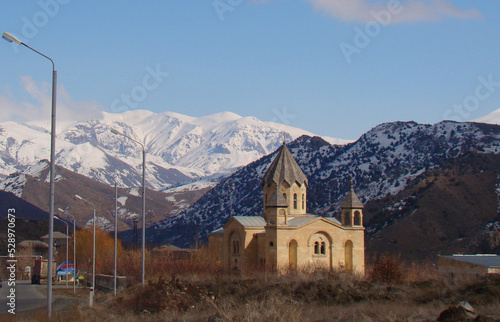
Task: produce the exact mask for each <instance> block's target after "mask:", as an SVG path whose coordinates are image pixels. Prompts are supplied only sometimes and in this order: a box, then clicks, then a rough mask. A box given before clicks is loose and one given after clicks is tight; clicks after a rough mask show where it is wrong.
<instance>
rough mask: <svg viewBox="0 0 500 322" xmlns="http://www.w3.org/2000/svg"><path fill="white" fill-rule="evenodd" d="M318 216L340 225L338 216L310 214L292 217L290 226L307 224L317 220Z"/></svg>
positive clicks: (289, 222)
mask: <svg viewBox="0 0 500 322" xmlns="http://www.w3.org/2000/svg"><path fill="white" fill-rule="evenodd" d="M318 218H323V219H325V220H327V221H330V222H332V223H334V224H337V225H340V221H338V220H337V219H336V218H333V217H320V216H314V215H310V216H307V217H295V218H292V219H290V220H289V221H288V226H289V227H300V226H303V225H306V224H308V223H310V222H312V221H315V220H317V219H318Z"/></svg>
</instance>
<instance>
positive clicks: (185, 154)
mask: <svg viewBox="0 0 500 322" xmlns="http://www.w3.org/2000/svg"><path fill="white" fill-rule="evenodd" d="M111 129H116V130H118V131H119V132H121V133H123V134H125V135H126V136H128V137H129V138H131V139H127V138H125V137H123V136H120V135H116V134H113V133H112V132H111ZM283 133H286V139H287V140H288V141H290V140H293V139H296V138H297V137H299V136H301V135H304V134H306V135H312V134H311V133H309V132H307V131H304V130H301V129H297V128H293V127H290V126H285V125H281V124H277V123H272V122H262V121H259V120H258V119H256V118H254V117H241V116H239V115H236V114H234V113H230V112H223V113H217V114H213V115H208V116H204V117H197V118H196V117H190V116H185V115H181V114H177V113H173V112H165V113H159V114H157V113H153V112H150V111H144V110H136V111H127V112H123V113H116V114H114V113H103V114H102V117H101V118H100V119H96V120H91V121H87V122H78V123H76V122H75V123H74V124H70V125H66V124H65V127H64V128H62V129H59V130H58V134H57V140H56V149H57V152H56V163H57V165H60V166H62V167H64V168H67V169H69V170H71V171H74V172H76V173H79V174H83V175H86V176H90V177H93V178H95V179H97V180H99V181H101V182H103V183H107V184H114V182H115V181H116V182H117V183H118V185H120V186H124V187H125V186H127V187H134V186H138V185H140V184H141V176H142V147H141V145H142V146H144V148H145V151H146V162H147V163H146V168H147V172H146V181H147V185H148V186H149V187H150V188H152V189H156V190H160V189H164V188H166V187H170V186H172V185H177V184H179V183H185V182H189V181H190V180H191V181H192V179H197V178H204V177H210V176H217V175H221V174H222V175H228V174H230V173H231V172H233V171H235V169H237V168H238V167H241V166H243V165H246V164H248V163H250V162H252V161H255V160H256V159H258V158H260V157H262V156H264V155H266V154H269V153H270V152H272V151H274V150H275V149H276V148H277V147H278V146H279V144H280V142H281V141H282V140H283V139H282V136H283ZM325 139H326V140H328V141H329V142H332V143H337V144H343V143H346V141H343V140H339V139H332V138H325ZM134 140H135V141H137V142H138V143H139V144H138V143H136V142H134ZM49 155H50V133H49V131H48V130H47V128H46V125H42V124H40V123H36V122H30V123H16V122H3V123H0V177H4V178H5V177H7V176H8V175H9V174H11V173H13V172H22V171H25V170H26V169H27V168H28V167H30V166H32V165H35V164H37V163H38V162H39V161H40V160H42V159H49ZM91 169H95V170H97V172H93V171H92V170H91Z"/></svg>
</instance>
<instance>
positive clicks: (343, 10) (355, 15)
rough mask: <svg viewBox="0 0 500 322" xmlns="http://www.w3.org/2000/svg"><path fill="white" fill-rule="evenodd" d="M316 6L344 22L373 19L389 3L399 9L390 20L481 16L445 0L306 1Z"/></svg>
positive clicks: (386, 8) (477, 12)
mask: <svg viewBox="0 0 500 322" xmlns="http://www.w3.org/2000/svg"><path fill="white" fill-rule="evenodd" d="M305 1H307V2H310V3H311V4H312V5H313V6H314V7H315V8H316V9H318V10H321V11H324V12H326V13H328V14H330V15H332V16H333V17H335V18H337V19H340V20H342V21H346V22H357V23H367V22H370V21H373V20H374V13H378V12H380V11H382V10H385V11H387V10H388V8H389V7H390V6H394V7H396V6H397V7H398V8H400V9H399V10H397V12H398V13H397V14H392V15H391V23H405V22H419V21H438V20H442V19H444V18H447V17H452V18H460V19H474V18H480V17H481V13H480V12H479V10H477V9H476V8H473V9H461V8H458V7H457V6H455V5H454V4H452V3H451V2H449V1H447V0H429V1H424V0H407V1H399V0H389V1H376V2H373V1H367V0H305Z"/></svg>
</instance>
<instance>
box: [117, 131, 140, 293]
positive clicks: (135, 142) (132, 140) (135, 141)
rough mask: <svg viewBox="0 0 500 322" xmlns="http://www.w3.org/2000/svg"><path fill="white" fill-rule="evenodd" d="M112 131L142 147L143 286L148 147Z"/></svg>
mask: <svg viewBox="0 0 500 322" xmlns="http://www.w3.org/2000/svg"><path fill="white" fill-rule="evenodd" d="M111 133H113V134H116V135H121V136H123V137H126V138H127V139H129V140H132V141H134V142H135V143H137V144H139V145H140V146H141V147H142V275H141V283H142V286H144V285H146V284H145V279H144V274H145V271H146V264H145V258H146V255H145V253H146V251H145V250H146V149H145V147H144V144H142V143H141V142H139V141H137V140H135V139H132V138H131V137H129V136H127V135H125V134H123V133H122V132H119V131H117V130H115V129H111Z"/></svg>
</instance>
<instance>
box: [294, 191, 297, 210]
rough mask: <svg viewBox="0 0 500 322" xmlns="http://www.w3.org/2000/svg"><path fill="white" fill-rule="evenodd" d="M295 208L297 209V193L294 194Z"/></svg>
mask: <svg viewBox="0 0 500 322" xmlns="http://www.w3.org/2000/svg"><path fill="white" fill-rule="evenodd" d="M293 209H297V194H296V193H294V194H293Z"/></svg>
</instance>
